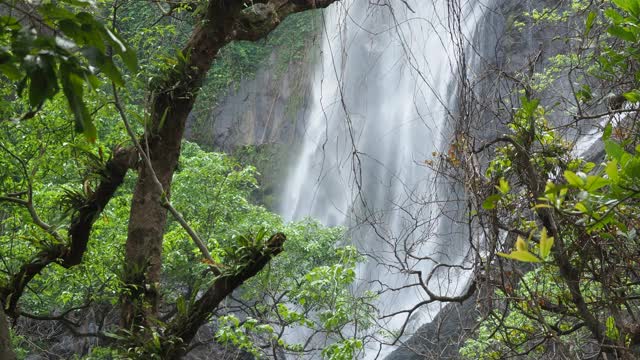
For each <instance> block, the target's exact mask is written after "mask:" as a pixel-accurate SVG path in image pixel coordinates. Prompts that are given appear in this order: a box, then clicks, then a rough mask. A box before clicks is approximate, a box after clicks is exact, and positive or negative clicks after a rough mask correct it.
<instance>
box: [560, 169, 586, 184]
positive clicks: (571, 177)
mask: <svg viewBox="0 0 640 360" xmlns="http://www.w3.org/2000/svg"><path fill="white" fill-rule="evenodd" d="M564 178H565V179H567V183H568V184H569V185H571V186H575V187H578V188H581V187H582V186H584V180H582V178H580V177H579V176H578V175H576V173H574V172H573V171H569V170H565V172H564Z"/></svg>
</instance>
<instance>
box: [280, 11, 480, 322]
mask: <svg viewBox="0 0 640 360" xmlns="http://www.w3.org/2000/svg"><path fill="white" fill-rule="evenodd" d="M461 6H462V11H463V33H465V34H471V33H472V32H473V31H474V29H475V27H476V24H477V22H478V19H479V18H480V14H479V11H478V10H477V9H476V8H477V6H476V5H475V2H474V1H471V2H470V3H467V4H466V5H461ZM449 16H450V14H449V9H448V3H447V1H445V0H434V1H426V0H407V1H406V3H405V2H404V1H398V0H389V1H380V2H379V3H375V2H371V1H369V0H353V1H343V2H340V3H336V4H334V5H332V6H331V7H330V8H329V9H328V10H327V11H326V12H325V13H324V22H325V27H324V34H323V43H322V49H321V56H320V59H319V61H318V64H317V67H316V69H315V75H314V79H313V91H312V96H313V99H312V107H311V110H310V112H309V115H308V117H307V119H306V125H305V126H306V133H305V137H304V140H303V142H302V144H301V147H300V151H299V154H298V157H297V159H296V161H295V163H293V164H292V168H291V170H290V174H289V177H288V180H287V183H286V186H285V188H284V193H283V195H282V204H283V206H282V208H281V209H280V211H281V214H282V215H283V216H284V217H285V218H286V219H287V220H298V219H301V218H304V217H307V216H310V217H313V218H316V219H318V220H320V221H321V222H322V223H324V224H325V225H329V226H333V225H343V226H346V227H347V228H348V229H349V231H348V235H349V238H350V241H352V242H353V244H354V245H355V246H356V247H357V248H358V249H359V250H360V251H361V252H362V253H364V254H366V255H367V257H368V260H367V262H365V263H364V264H362V265H361V266H360V267H359V268H358V269H357V273H358V278H359V283H358V284H357V289H355V290H356V291H364V290H371V291H375V292H380V297H379V302H378V304H377V306H378V307H379V312H380V315H387V314H391V313H394V312H397V311H400V310H404V309H410V308H412V307H414V306H415V305H416V304H418V303H419V302H420V301H423V300H425V299H427V298H428V296H427V294H425V293H424V291H421V289H420V288H419V287H418V286H408V285H410V284H414V283H415V282H416V281H417V276H416V275H415V274H413V275H412V274H409V272H410V271H422V272H423V274H424V275H425V276H426V274H428V272H429V271H430V270H431V269H433V267H434V266H435V265H436V264H438V263H447V264H458V265H459V264H463V263H464V261H465V258H466V256H467V253H468V236H469V235H468V232H467V229H466V228H464V227H461V226H459V225H458V224H456V222H455V221H454V220H455V219H454V218H455V217H456V216H457V215H455V213H456V212H458V213H459V212H460V211H463V210H464V205H460V204H459V203H458V202H456V201H453V200H457V197H458V196H462V195H461V194H458V193H457V192H456V191H455V188H456V187H455V186H451V187H449V188H447V185H443V184H442V183H441V182H439V180H437V179H436V175H435V174H434V173H433V171H432V170H431V169H430V168H429V166H427V165H426V164H427V161H428V160H432V159H434V155H433V153H434V152H437V151H446V148H447V146H448V144H446V142H447V138H448V137H449V136H450V135H451V132H452V126H453V114H452V113H451V112H455V111H454V110H453V109H454V108H455V104H456V98H455V97H456V93H457V90H456V89H457V81H456V79H457V74H458V70H459V69H458V68H457V65H456V64H457V56H459V54H457V53H456V51H455V50H456V48H455V46H454V43H453V40H452V36H451V34H450V25H451V24H450V22H449V20H450V19H449ZM467 38H470V36H467ZM452 213H453V214H454V215H452V216H448V215H449V214H452ZM444 275H448V276H440V274H439V276H437V279H434V281H432V282H431V283H430V289H431V290H432V291H434V292H435V293H437V294H441V295H455V294H458V293H460V292H461V291H463V290H464V289H465V287H466V284H467V278H468V274H467V273H465V272H463V271H456V270H455V269H454V270H451V271H449V272H448V274H444ZM403 287H405V288H404V289H402V290H391V288H394V289H395V288H403ZM437 310H438V309H437V308H428V307H426V308H424V309H422V311H421V312H419V313H418V314H414V316H413V317H412V319H411V321H410V324H409V326H408V327H407V331H406V332H407V333H411V332H412V331H414V330H415V329H417V328H418V327H419V326H420V325H422V324H423V323H425V322H428V321H429V320H430V319H431V318H432V317H433V315H435V312H436V311H437ZM405 318H406V314H405V315H402V314H400V315H398V316H392V317H388V318H385V319H384V320H383V321H382V323H381V324H380V325H381V326H383V327H384V328H387V329H389V330H392V329H396V330H397V329H398V328H399V327H400V326H401V325H402V324H403V322H404V321H405V320H406V319H405Z"/></svg>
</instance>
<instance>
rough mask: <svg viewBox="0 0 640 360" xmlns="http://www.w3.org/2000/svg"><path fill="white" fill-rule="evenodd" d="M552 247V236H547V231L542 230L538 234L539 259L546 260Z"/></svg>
mask: <svg viewBox="0 0 640 360" xmlns="http://www.w3.org/2000/svg"><path fill="white" fill-rule="evenodd" d="M552 247H553V236H551V237H550V236H548V235H547V229H546V228H542V231H541V232H540V257H542V258H543V259H546V258H547V257H549V254H550V253H551V248H552Z"/></svg>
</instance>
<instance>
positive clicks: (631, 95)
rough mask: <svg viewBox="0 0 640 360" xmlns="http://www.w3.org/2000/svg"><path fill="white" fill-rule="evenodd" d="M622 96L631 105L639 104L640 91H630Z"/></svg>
mask: <svg viewBox="0 0 640 360" xmlns="http://www.w3.org/2000/svg"><path fill="white" fill-rule="evenodd" d="M622 96H624V98H625V99H627V100H628V101H629V102H632V103H637V102H640V91H638V90H632V91H629V92H626V93H624V94H622Z"/></svg>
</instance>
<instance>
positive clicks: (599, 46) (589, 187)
mask: <svg viewBox="0 0 640 360" xmlns="http://www.w3.org/2000/svg"><path fill="white" fill-rule="evenodd" d="M576 19H578V20H576ZM574 22H577V23H578V24H581V25H582V26H578V27H577V28H575V29H572V30H573V31H570V32H569V33H568V34H566V37H564V38H561V40H562V41H564V43H565V44H566V45H565V49H567V48H568V49H571V51H568V52H567V51H565V52H563V53H561V54H557V55H556V54H551V55H549V56H548V58H545V59H544V60H543V61H544V62H545V64H544V65H543V68H544V70H543V71H541V72H535V73H534V74H533V76H530V77H529V78H526V75H525V73H524V72H520V73H516V76H517V77H519V78H520V79H522V81H521V82H519V84H517V86H515V87H514V90H513V91H514V94H517V95H518V96H522V98H521V99H520V101H519V106H518V107H517V108H515V109H514V110H513V111H512V112H511V113H510V114H509V112H508V111H505V112H504V113H503V114H505V115H506V116H508V119H509V120H508V122H507V124H506V125H507V129H506V130H507V132H506V134H505V135H504V137H502V138H500V139H498V140H497V141H496V143H497V144H499V145H498V146H497V147H495V149H494V156H493V158H492V160H491V161H490V163H489V164H488V168H487V172H486V174H485V176H486V179H487V180H488V183H489V184H494V185H495V190H497V191H495V190H494V191H493V194H492V195H490V196H488V197H486V198H484V199H483V202H482V208H483V209H482V213H483V214H485V216H487V218H488V219H491V220H489V221H491V222H492V223H493V224H495V225H494V226H497V227H499V228H500V229H502V230H506V231H508V232H509V233H510V235H511V236H510V237H508V239H511V238H513V240H511V241H507V243H506V244H504V245H498V248H495V249H490V250H489V251H490V255H489V256H490V257H488V258H487V259H486V260H487V261H492V265H491V266H490V267H489V270H487V274H486V276H487V278H489V279H491V280H490V281H491V282H492V284H493V285H492V286H493V288H494V289H495V290H494V296H493V297H492V299H491V300H490V301H491V303H486V304H483V306H485V307H486V308H487V309H488V310H487V311H486V315H485V316H483V317H482V318H481V319H480V321H479V324H478V327H477V329H476V331H475V333H474V335H473V336H472V337H471V338H470V339H468V340H467V341H466V343H465V345H464V347H462V348H461V350H460V354H461V355H462V356H463V357H464V358H468V359H502V358H511V357H517V358H526V359H529V358H531V359H539V358H541V357H542V358H554V359H555V358H589V357H591V356H596V357H597V356H598V354H602V353H606V354H608V356H615V358H625V359H626V358H634V357H635V356H637V354H634V351H636V350H635V349H636V348H637V345H638V341H639V340H640V338H639V335H640V333H639V331H638V330H639V329H638V327H637V316H638V314H639V311H640V303H638V298H639V296H640V287H639V285H638V281H637V280H638V278H637V274H638V271H639V270H640V258H638V253H639V251H640V242H639V241H638V236H637V228H638V220H637V219H638V216H639V215H640V206H639V205H640V203H639V202H638V199H640V188H638V184H639V180H640V146H639V144H640V142H639V139H638V122H637V106H638V102H640V97H638V96H637V94H638V88H639V87H640V82H639V79H640V77H639V74H640V72H639V70H640V67H639V66H640V54H639V53H638V40H639V37H638V35H640V33H638V29H639V26H640V2H638V1H636V0H614V1H612V2H611V3H609V2H603V3H592V2H583V1H574V2H572V4H571V6H570V7H569V6H567V7H556V8H541V9H538V10H535V11H532V12H530V13H528V14H525V16H524V17H523V18H522V22H521V24H522V25H524V24H525V23H529V24H543V26H554V25H558V24H570V23H574ZM530 26H531V25H530ZM520 28H521V29H522V28H523V26H520ZM523 31H524V30H523ZM567 74H568V75H567ZM567 77H568V81H569V82H571V84H570V89H573V93H572V94H570V95H568V96H566V97H563V96H562V95H558V94H557V93H554V92H553V91H549V89H550V88H552V87H554V86H558V84H559V83H561V82H562V81H563V80H564V79H567ZM549 93H553V94H554V95H553V96H551V97H550V99H549V98H547V99H548V101H549V103H546V104H545V103H543V102H541V101H540V100H537V99H536V97H542V96H543V95H545V94H549ZM561 103H569V104H572V105H571V106H569V107H567V108H563V107H562V106H559V104H561ZM594 113H595V115H594ZM552 117H553V118H554V119H555V120H553V121H552V120H550V118H552ZM565 118H573V120H574V121H573V122H568V121H564V124H566V123H569V124H568V125H557V123H558V122H559V121H558V119H560V123H561V124H562V123H563V122H562V121H563V119H565ZM594 123H595V125H589V124H594ZM576 124H577V125H576ZM574 126H583V127H586V126H589V127H593V128H596V129H597V130H596V132H595V134H597V136H598V137H599V138H600V140H601V141H602V144H603V146H604V154H602V157H598V156H596V157H593V158H592V159H585V158H584V156H585V155H584V154H580V153H579V151H577V150H576V148H575V146H576V144H575V143H571V142H569V141H567V140H566V137H564V135H565V134H567V132H566V130H567V129H570V128H572V127H574ZM594 136H596V135H594ZM516 238H517V239H516ZM513 243H515V246H514V249H510V247H511V246H512V245H510V244H513ZM501 248H502V249H503V250H502V251H504V253H497V255H499V256H498V257H493V256H494V255H495V254H496V252H499V251H500V249H501ZM491 259H492V260H491ZM526 263H531V264H533V265H525V264H526Z"/></svg>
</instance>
